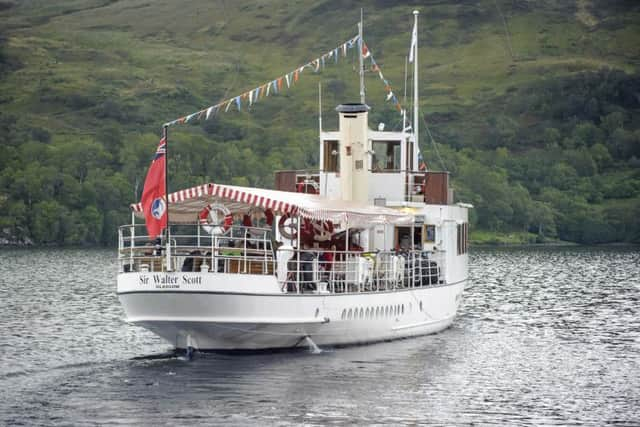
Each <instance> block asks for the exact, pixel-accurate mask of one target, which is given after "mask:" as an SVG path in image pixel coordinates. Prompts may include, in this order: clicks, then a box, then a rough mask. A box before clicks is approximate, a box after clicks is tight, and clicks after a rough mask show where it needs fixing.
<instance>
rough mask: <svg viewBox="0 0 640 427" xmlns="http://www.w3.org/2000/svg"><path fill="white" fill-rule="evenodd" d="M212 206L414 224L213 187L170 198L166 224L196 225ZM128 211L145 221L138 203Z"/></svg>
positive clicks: (285, 196) (350, 206)
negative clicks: (220, 205) (205, 210)
mask: <svg viewBox="0 0 640 427" xmlns="http://www.w3.org/2000/svg"><path fill="white" fill-rule="evenodd" d="M214 203H220V204H223V205H225V206H226V207H227V208H228V209H229V210H230V211H231V212H232V213H246V212H248V211H249V210H251V209H252V208H261V209H265V210H266V209H271V210H272V211H273V212H274V213H275V214H279V215H283V214H291V215H299V216H301V217H303V218H309V219H312V220H319V221H332V222H334V223H340V224H345V225H349V226H352V227H353V226H368V225H374V224H389V223H392V224H410V223H411V222H413V216H411V215H408V214H406V213H404V212H401V211H398V210H395V209H390V208H385V207H380V206H372V205H368V204H365V203H360V202H354V201H344V200H332V199H327V198H324V197H321V196H318V195H315V194H303V193H292V192H288V191H277V190H267V189H264V188H251V187H237V186H234V185H220V184H213V183H209V184H203V185H198V186H196V187H192V188H188V189H186V190H180V191H176V192H175V193H171V194H169V220H170V221H171V223H195V222H197V221H198V218H199V214H200V212H201V211H202V210H203V209H204V208H206V207H207V206H208V205H210V204H214ZM131 209H132V210H133V211H134V212H135V214H136V216H138V217H140V218H144V213H143V211H142V204H141V203H135V204H132V205H131Z"/></svg>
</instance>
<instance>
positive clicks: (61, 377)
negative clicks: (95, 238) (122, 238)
mask: <svg viewBox="0 0 640 427" xmlns="http://www.w3.org/2000/svg"><path fill="white" fill-rule="evenodd" d="M471 255H472V256H471V264H472V268H471V272H470V273H471V276H472V280H473V286H471V287H469V289H467V291H466V292H465V298H464V302H463V306H462V308H461V311H460V313H459V316H458V318H457V319H456V322H455V323H454V325H453V326H452V327H451V328H449V329H448V330H446V331H444V332H442V333H440V334H437V335H432V336H426V337H421V338H416V339H408V340H401V341H396V342H392V343H382V344H377V345H370V346H362V347H350V348H341V349H325V351H323V352H322V353H320V354H312V353H311V352H308V351H297V352H284V353H283V352H280V353H254V354H240V355H229V354H215V353H213V354H209V353H208V354H199V355H198V356H197V357H196V359H195V360H193V361H187V360H184V359H183V358H179V357H174V354H173V353H172V352H171V351H170V349H169V348H168V346H167V345H166V344H164V343H163V342H162V341H160V340H159V339H158V338H156V337H155V336H153V335H151V334H149V333H147V332H145V331H143V330H141V329H138V328H133V327H130V326H128V325H127V324H125V323H124V322H123V321H122V320H121V318H122V310H121V308H120V306H119V304H118V301H117V299H116V297H115V295H114V292H115V275H114V271H115V268H116V266H115V262H114V261H113V258H114V254H113V253H112V252H111V251H107V250H84V249H83V250H79V249H78V250H6V249H5V250H0V280H1V281H2V282H1V283H0V285H1V287H0V293H1V294H0V296H1V299H0V345H1V347H0V352H2V357H1V358H0V424H6V425H17V424H27V425H57V424H62V425H70V424H71V425H154V426H155V425H185V424H192V423H194V424H198V425H247V424H250V425H299V424H306V425H326V424H336V425H353V424H357V425H363V424H364V425H367V424H391V425H407V424H410V425H415V424H420V425H478V424H479V425H500V426H502V425H592V426H601V425H611V424H616V425H628V426H632V425H633V426H635V425H639V424H640V410H639V408H640V379H639V378H640V375H638V372H640V366H639V365H640V308H639V304H638V302H639V301H640V251H638V250H637V249H633V248H568V249H566V248H550V249H548V248H540V249H513V248H510V249H483V250H477V249H476V250H474V251H472V253H471Z"/></svg>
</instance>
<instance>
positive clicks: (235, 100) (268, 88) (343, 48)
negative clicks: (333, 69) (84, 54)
mask: <svg viewBox="0 0 640 427" xmlns="http://www.w3.org/2000/svg"><path fill="white" fill-rule="evenodd" d="M359 37H360V36H355V37H352V38H351V39H349V40H347V41H346V42H344V43H342V44H341V45H339V46H337V47H335V48H333V49H331V50H329V51H328V52H326V53H325V54H323V55H322V56H320V57H318V58H316V59H314V60H312V61H309V62H307V63H306V64H304V65H301V66H300V67H297V68H295V69H294V70H292V71H290V72H288V73H286V74H283V75H282V76H280V77H278V78H276V79H273V80H271V81H268V82H266V83H264V84H262V85H260V86H258V87H256V88H254V89H251V90H249V91H246V92H244V93H242V94H240V95H237V96H234V97H232V98H229V99H225V100H224V101H222V102H219V103H217V104H215V105H212V106H210V107H207V108H204V109H202V110H200V111H196V112H195V113H192V114H188V115H186V116H183V117H180V118H177V119H175V120H172V121H170V122H167V123H165V124H164V126H173V125H181V124H185V123H189V122H191V121H194V120H201V119H203V118H204V119H205V120H209V119H210V118H211V117H214V116H215V115H216V114H218V113H219V112H221V111H224V112H228V111H229V110H230V109H231V107H232V106H234V108H235V109H237V110H238V111H242V106H243V103H244V104H245V105H248V106H249V107H250V106H252V105H253V104H255V103H256V102H258V100H260V99H262V98H264V97H267V96H270V95H271V94H273V95H276V94H278V93H280V92H282V91H283V90H284V89H285V87H286V89H289V88H291V86H293V85H294V84H295V83H298V80H299V79H300V76H301V75H302V73H303V72H304V70H306V69H310V70H312V71H313V72H314V73H317V72H319V71H320V70H321V69H323V68H324V67H325V65H326V64H327V60H328V59H332V58H333V62H334V63H336V64H337V63H338V56H340V55H339V52H342V56H343V57H346V56H347V51H348V50H349V49H352V48H354V47H356V46H357V45H358V44H357V42H358V39H359ZM371 60H373V57H371ZM329 63H331V62H329ZM394 96H395V95H394Z"/></svg>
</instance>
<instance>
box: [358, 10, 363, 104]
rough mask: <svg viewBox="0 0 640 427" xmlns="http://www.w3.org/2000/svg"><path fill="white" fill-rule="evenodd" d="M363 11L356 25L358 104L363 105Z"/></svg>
mask: <svg viewBox="0 0 640 427" xmlns="http://www.w3.org/2000/svg"><path fill="white" fill-rule="evenodd" d="M363 27H364V21H363V10H362V9H360V23H359V24H358V46H359V48H360V49H359V50H360V52H358V58H360V103H361V104H364V103H365V96H364V57H363V56H362V48H363V46H364V39H363V38H362V33H363V32H364V29H363Z"/></svg>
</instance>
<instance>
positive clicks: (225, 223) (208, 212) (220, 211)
mask: <svg viewBox="0 0 640 427" xmlns="http://www.w3.org/2000/svg"><path fill="white" fill-rule="evenodd" d="M223 215H224V217H223V218H222V219H220V217H221V216H223ZM199 217H200V225H201V226H202V229H203V230H204V231H206V232H207V233H209V234H214V235H220V234H225V233H226V232H227V231H229V229H230V228H231V226H232V225H233V215H231V211H230V210H229V209H227V207H226V206H224V205H221V204H218V203H216V204H213V205H207V206H205V208H204V209H202V211H200V215H199Z"/></svg>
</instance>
